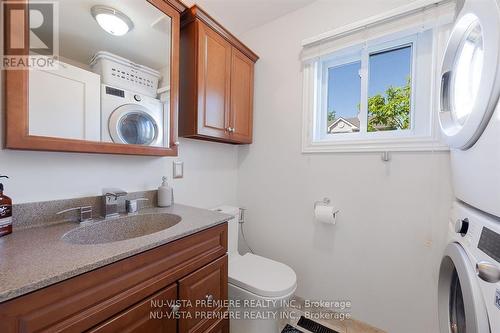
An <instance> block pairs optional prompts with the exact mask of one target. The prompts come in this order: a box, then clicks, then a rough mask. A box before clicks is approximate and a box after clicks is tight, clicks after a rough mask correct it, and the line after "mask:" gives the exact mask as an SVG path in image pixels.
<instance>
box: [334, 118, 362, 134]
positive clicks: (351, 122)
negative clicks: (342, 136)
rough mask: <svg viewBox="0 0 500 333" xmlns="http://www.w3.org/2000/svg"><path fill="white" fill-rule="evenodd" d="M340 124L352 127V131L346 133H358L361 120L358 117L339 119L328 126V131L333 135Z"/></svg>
mask: <svg viewBox="0 0 500 333" xmlns="http://www.w3.org/2000/svg"><path fill="white" fill-rule="evenodd" d="M340 123H344V124H346V125H347V126H349V127H350V130H345V131H346V132H358V131H359V119H358V118H357V117H353V118H343V117H339V118H337V119H335V120H334V121H333V122H332V123H331V124H329V125H328V128H327V131H328V133H331V132H332V131H333V130H334V129H335V128H336V127H337V126H338V125H339V124H340Z"/></svg>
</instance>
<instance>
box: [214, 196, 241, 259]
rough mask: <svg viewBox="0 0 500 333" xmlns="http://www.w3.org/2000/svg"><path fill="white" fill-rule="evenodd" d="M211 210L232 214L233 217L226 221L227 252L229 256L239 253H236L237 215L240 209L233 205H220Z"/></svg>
mask: <svg viewBox="0 0 500 333" xmlns="http://www.w3.org/2000/svg"><path fill="white" fill-rule="evenodd" d="M213 210H215V211H218V212H221V213H224V214H229V215H233V216H234V218H232V219H231V220H229V221H228V222H227V253H228V254H229V256H232V255H239V253H238V236H239V235H238V230H239V229H238V228H239V223H238V217H239V214H240V209H239V208H238V207H233V206H220V207H216V208H214V209H213Z"/></svg>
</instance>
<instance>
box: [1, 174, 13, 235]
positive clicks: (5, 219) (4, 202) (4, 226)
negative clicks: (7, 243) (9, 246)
mask: <svg viewBox="0 0 500 333" xmlns="http://www.w3.org/2000/svg"><path fill="white" fill-rule="evenodd" d="M0 178H9V177H7V176H1V175H0ZM10 233H12V199H11V198H9V197H8V196H6V195H4V194H3V184H2V183H0V237H2V236H5V235H8V234H10Z"/></svg>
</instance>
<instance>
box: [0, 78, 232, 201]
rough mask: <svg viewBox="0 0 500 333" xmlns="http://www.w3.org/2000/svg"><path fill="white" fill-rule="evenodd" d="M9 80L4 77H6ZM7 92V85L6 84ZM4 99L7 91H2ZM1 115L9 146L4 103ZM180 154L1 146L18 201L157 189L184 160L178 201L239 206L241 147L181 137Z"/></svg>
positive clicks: (4, 170)
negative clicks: (107, 190) (104, 190)
mask: <svg viewBox="0 0 500 333" xmlns="http://www.w3.org/2000/svg"><path fill="white" fill-rule="evenodd" d="M2 82H3V81H2ZM0 91H2V92H3V84H0ZM2 97H3V93H2ZM0 103H1V104H2V114H1V117H0V119H1V120H0V136H1V137H2V145H3V140H4V139H3V137H4V133H3V129H4V126H3V121H4V104H3V102H2V98H1V97H0ZM180 142H181V145H180V147H179V149H180V156H179V158H165V157H164V158H159V157H144V156H119V155H98V154H70V153H49V152H30V151H14V150H5V149H3V150H0V174H4V175H8V176H10V177H11V178H10V179H9V180H5V181H3V183H4V185H5V194H7V195H8V196H10V197H11V198H12V199H13V200H14V203H24V202H33V201H45V200H56V199H67V198H74V197H82V196H93V195H101V190H102V188H104V187H120V188H123V189H124V190H127V191H129V192H132V191H142V190H151V189H156V188H157V187H158V185H160V183H161V177H162V176H163V175H166V176H168V177H169V178H170V179H172V161H173V160H177V159H178V160H182V161H184V178H183V179H176V180H174V182H173V186H174V193H175V200H176V202H179V203H185V204H190V205H194V206H199V207H207V208H208V207H213V206H216V205H220V204H222V203H231V204H235V201H236V200H235V199H236V182H237V154H238V152H237V148H236V147H235V146H231V145H224V144H216V143H209V142H197V141H193V140H188V139H186V140H182V139H181V140H180Z"/></svg>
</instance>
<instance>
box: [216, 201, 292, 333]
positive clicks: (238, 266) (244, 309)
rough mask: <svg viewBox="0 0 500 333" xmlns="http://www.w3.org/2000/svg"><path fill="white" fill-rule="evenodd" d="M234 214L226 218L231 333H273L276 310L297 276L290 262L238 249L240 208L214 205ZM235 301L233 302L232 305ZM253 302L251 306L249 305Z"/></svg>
mask: <svg viewBox="0 0 500 333" xmlns="http://www.w3.org/2000/svg"><path fill="white" fill-rule="evenodd" d="M215 210H217V211H220V212H222V213H225V214H229V215H233V216H235V217H234V218H233V219H232V220H230V221H229V222H228V256H229V272H228V275H229V285H228V289H229V290H228V291H229V300H230V308H229V310H230V311H231V313H232V317H231V320H230V331H231V333H276V332H278V330H279V319H280V316H279V315H278V316H276V318H274V317H273V314H274V315H275V314H276V313H279V311H281V310H282V307H283V306H284V305H286V302H287V301H288V300H290V299H291V298H292V297H293V295H294V293H295V289H296V288H297V276H296V275H295V272H294V271H293V269H291V268H290V267H289V266H287V265H285V264H283V263H280V262H277V261H274V260H271V259H268V258H264V257H261V256H258V255H255V254H251V253H247V254H245V255H240V254H239V252H238V236H239V234H238V230H239V226H238V224H239V223H238V222H239V213H240V210H239V208H236V207H230V206H222V207H218V208H217V209H215ZM235 305H236V306H235ZM248 305H253V306H248Z"/></svg>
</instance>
